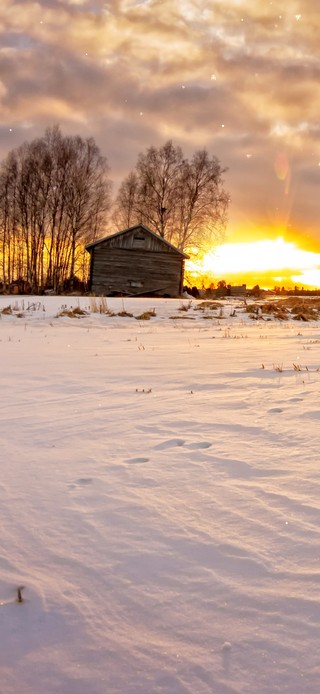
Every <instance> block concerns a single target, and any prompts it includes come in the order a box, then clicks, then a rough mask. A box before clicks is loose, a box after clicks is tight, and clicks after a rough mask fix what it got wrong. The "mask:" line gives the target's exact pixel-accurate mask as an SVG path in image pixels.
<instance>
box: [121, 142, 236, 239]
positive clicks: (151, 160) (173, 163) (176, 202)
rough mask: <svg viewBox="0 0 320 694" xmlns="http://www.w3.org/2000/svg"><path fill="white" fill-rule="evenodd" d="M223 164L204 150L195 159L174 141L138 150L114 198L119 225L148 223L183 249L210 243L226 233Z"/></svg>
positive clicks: (225, 195) (226, 204)
mask: <svg viewBox="0 0 320 694" xmlns="http://www.w3.org/2000/svg"><path fill="white" fill-rule="evenodd" d="M224 172H225V169H223V168H222V167H221V164H220V162H219V160H218V159H217V157H214V156H213V157H211V158H210V157H209V154H208V152H207V151H206V150H199V151H197V152H195V154H194V155H193V157H192V159H191V161H188V160H187V159H186V158H184V156H183V154H182V151H181V149H180V147H175V146H174V145H173V143H172V142H171V141H169V142H167V143H166V144H165V145H164V146H163V147H160V148H159V149H156V148H155V147H150V148H149V149H148V150H147V151H146V153H145V154H140V155H139V157H138V162H137V165H136V167H135V170H134V171H132V172H131V173H130V174H129V176H127V178H126V179H125V180H124V181H123V183H122V184H121V186H120V189H119V193H118V196H117V198H116V201H115V212H114V219H115V220H117V224H118V227H119V228H121V227H122V228H124V226H132V224H135V223H139V222H140V223H141V222H142V223H145V224H146V225H147V226H150V228H151V229H153V230H154V231H156V232H157V233H158V234H159V235H160V236H162V237H163V238H165V239H167V240H168V241H170V242H172V243H174V244H175V245H176V246H177V247H178V248H179V249H180V250H184V251H190V250H191V251H195V249H197V250H201V249H204V248H208V246H212V245H213V244H214V243H217V241H218V240H220V238H221V237H222V234H223V231H224V228H225V224H226V219H227V210H228V204H229V196H228V194H227V193H226V191H225V190H224V181H223V174H224Z"/></svg>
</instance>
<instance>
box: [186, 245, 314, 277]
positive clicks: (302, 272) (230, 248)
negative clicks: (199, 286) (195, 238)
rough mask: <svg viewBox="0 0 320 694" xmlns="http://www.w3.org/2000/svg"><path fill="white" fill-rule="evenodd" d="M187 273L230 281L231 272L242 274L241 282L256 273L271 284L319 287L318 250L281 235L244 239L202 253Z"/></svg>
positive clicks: (254, 275)
mask: <svg viewBox="0 0 320 694" xmlns="http://www.w3.org/2000/svg"><path fill="white" fill-rule="evenodd" d="M187 268H188V270H189V271H190V274H191V275H193V276H194V277H195V276H198V277H199V278H200V277H201V276H202V277H203V276H205V277H212V281H215V280H216V279H218V280H219V279H221V278H223V279H224V280H226V281H227V282H231V281H232V276H233V275H236V276H237V277H238V278H239V277H240V276H242V278H243V282H249V281H251V280H253V281H254V278H255V277H256V278H257V279H256V282H258V279H259V275H260V276H263V277H264V278H266V277H267V278H268V279H267V283H268V288H270V287H272V285H274V284H277V283H279V282H280V283H281V282H289V283H291V284H298V285H307V286H309V287H313V288H315V287H320V253H314V252H312V251H304V250H301V249H300V248H298V247H297V245H296V244H295V243H293V242H289V241H285V240H284V239H283V238H282V237H281V236H280V237H278V238H277V239H275V240H264V241H252V242H244V243H225V244H222V245H221V246H218V247H217V248H216V249H215V250H211V251H209V252H208V253H206V254H205V255H204V257H203V258H202V260H201V261H199V262H196V261H195V262H193V261H189V263H188V265H187Z"/></svg>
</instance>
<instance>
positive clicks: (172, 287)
mask: <svg viewBox="0 0 320 694" xmlns="http://www.w3.org/2000/svg"><path fill="white" fill-rule="evenodd" d="M91 262H92V265H91V291H92V292H94V293H95V294H104V295H105V296H110V295H111V294H114V293H116V294H128V295H131V294H132V295H134V294H143V293H146V294H147V293H154V294H158V295H167V296H178V295H179V294H180V293H181V284H182V272H183V259H182V258H180V257H179V256H174V255H170V254H168V253H166V252H164V253H163V252H162V253H160V252H158V253H152V252H151V253H150V252H149V253H145V252H143V251H138V250H131V251H127V250H124V249H123V250H121V249H119V248H105V247H103V246H96V247H95V248H94V249H93V250H92V261H91Z"/></svg>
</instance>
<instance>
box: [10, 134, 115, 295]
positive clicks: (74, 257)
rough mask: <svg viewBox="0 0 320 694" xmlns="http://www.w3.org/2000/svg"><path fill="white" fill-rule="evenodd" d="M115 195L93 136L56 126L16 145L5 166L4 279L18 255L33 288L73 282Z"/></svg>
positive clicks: (38, 288)
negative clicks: (70, 133)
mask: <svg viewBox="0 0 320 694" xmlns="http://www.w3.org/2000/svg"><path fill="white" fill-rule="evenodd" d="M110 195H111V184H110V180H109V169H108V165H107V162H106V159H105V158H104V157H102V156H101V154H100V152H99V149H98V147H97V145H96V144H95V142H94V140H93V139H92V138H89V139H87V140H83V139H82V138H80V137H64V136H63V135H62V133H61V131H60V129H59V127H58V126H55V127H53V128H49V129H48V130H47V131H46V133H45V136H44V137H42V138H39V139H37V140H34V141H33V142H31V143H25V144H24V145H22V146H21V147H19V148H18V149H17V150H14V151H13V152H11V153H10V154H9V155H8V157H7V158H6V160H5V161H4V162H2V164H1V166H0V242H1V244H2V257H3V258H4V260H3V263H2V265H3V268H2V269H3V278H4V280H5V281H6V282H7V281H9V283H10V282H11V281H12V278H13V261H12V258H13V257H14V259H15V261H17V259H18V258H19V259H20V270H22V269H23V274H24V278H25V279H26V280H27V282H28V283H29V284H30V287H31V290H32V291H33V292H38V291H40V290H41V289H43V288H44V287H46V286H52V287H53V288H54V289H56V290H61V289H62V287H63V284H64V282H65V281H66V279H68V278H69V279H70V281H71V283H72V281H73V278H74V276H75V273H76V269H77V261H78V260H79V259H80V266H81V268H83V267H84V256H83V246H84V244H85V243H86V242H87V240H89V238H90V240H92V239H95V238H97V236H99V235H100V234H101V232H102V230H103V227H104V223H105V216H106V213H107V212H108V210H109V207H110ZM21 259H23V263H21ZM22 266H23V267H22Z"/></svg>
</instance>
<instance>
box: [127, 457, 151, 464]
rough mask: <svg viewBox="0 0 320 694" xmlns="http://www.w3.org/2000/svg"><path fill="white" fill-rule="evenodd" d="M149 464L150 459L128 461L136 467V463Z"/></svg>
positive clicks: (131, 459)
mask: <svg viewBox="0 0 320 694" xmlns="http://www.w3.org/2000/svg"><path fill="white" fill-rule="evenodd" d="M148 462H149V458H129V460H127V463H131V464H132V463H133V464H134V465H135V464H136V463H148Z"/></svg>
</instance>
